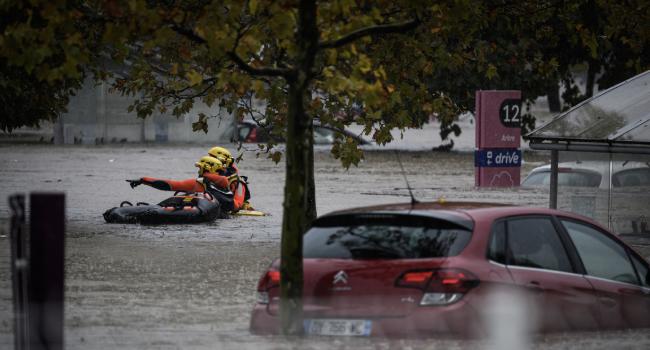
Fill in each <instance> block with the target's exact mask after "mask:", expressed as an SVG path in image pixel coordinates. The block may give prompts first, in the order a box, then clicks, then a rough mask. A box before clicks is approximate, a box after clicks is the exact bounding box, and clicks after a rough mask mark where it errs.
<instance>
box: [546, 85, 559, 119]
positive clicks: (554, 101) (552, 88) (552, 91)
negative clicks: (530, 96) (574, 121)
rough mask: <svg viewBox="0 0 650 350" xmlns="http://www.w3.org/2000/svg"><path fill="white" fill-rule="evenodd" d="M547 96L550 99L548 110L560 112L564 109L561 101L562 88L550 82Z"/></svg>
mask: <svg viewBox="0 0 650 350" xmlns="http://www.w3.org/2000/svg"><path fill="white" fill-rule="evenodd" d="M546 97H547V99H548V111H549V112H552V113H558V112H560V111H562V104H561V103H560V88H559V87H558V85H557V82H555V84H550V85H549V86H548V88H546Z"/></svg>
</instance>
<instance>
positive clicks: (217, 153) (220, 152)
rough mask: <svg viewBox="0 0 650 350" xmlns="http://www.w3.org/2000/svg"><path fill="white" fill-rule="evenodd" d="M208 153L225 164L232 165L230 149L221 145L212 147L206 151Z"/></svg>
mask: <svg viewBox="0 0 650 350" xmlns="http://www.w3.org/2000/svg"><path fill="white" fill-rule="evenodd" d="M208 154H209V155H210V156H212V157H215V158H217V159H219V160H220V161H221V163H223V164H224V165H225V166H230V165H232V162H233V160H234V159H233V158H232V154H231V153H230V151H229V150H227V149H225V148H223V147H212V148H210V150H209V151H208Z"/></svg>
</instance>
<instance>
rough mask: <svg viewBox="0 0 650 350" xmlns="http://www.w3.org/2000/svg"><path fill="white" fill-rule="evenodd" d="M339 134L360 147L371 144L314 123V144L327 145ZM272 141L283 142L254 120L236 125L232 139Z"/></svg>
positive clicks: (357, 136) (240, 140) (358, 137)
mask: <svg viewBox="0 0 650 350" xmlns="http://www.w3.org/2000/svg"><path fill="white" fill-rule="evenodd" d="M337 134H340V135H342V136H345V137H351V138H352V139H354V140H356V141H357V143H358V144H360V145H367V144H370V143H371V142H370V141H368V140H366V139H364V138H363V137H361V136H359V135H356V134H354V133H351V132H349V131H347V130H340V129H336V128H333V127H330V126H324V125H321V124H320V123H319V122H314V144H316V145H329V144H332V143H334V140H335V138H336V135H337ZM271 139H273V140H274V141H275V142H284V140H283V139H282V138H281V137H278V136H274V135H272V133H271V132H270V127H261V126H259V125H258V124H257V123H256V122H255V121H254V120H244V121H240V122H239V123H238V124H237V132H236V133H235V137H234V139H233V141H234V142H244V143H264V142H268V141H269V140H271Z"/></svg>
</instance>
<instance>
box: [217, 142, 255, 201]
mask: <svg viewBox="0 0 650 350" xmlns="http://www.w3.org/2000/svg"><path fill="white" fill-rule="evenodd" d="M208 155H210V156H211V157H214V158H217V159H219V160H220V161H221V163H222V164H223V165H224V167H225V172H224V175H225V176H227V177H228V185H229V186H230V191H232V193H233V202H234V204H233V206H234V208H235V211H238V210H253V208H252V207H251V205H250V203H249V200H250V197H251V196H250V191H249V189H248V182H247V180H248V179H247V178H246V177H245V176H240V175H239V169H237V166H236V165H235V159H234V158H233V157H232V154H231V153H230V151H228V150H227V149H226V148H223V147H212V148H210V150H209V151H208Z"/></svg>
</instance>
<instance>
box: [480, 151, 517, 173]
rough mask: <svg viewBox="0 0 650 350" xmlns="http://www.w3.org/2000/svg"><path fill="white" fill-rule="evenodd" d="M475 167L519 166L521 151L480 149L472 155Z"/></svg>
mask: <svg viewBox="0 0 650 350" xmlns="http://www.w3.org/2000/svg"><path fill="white" fill-rule="evenodd" d="M474 166H475V167H492V168H508V167H520V166H521V151H520V150H518V149H515V148H513V149H498V148H495V149H481V150H478V151H476V153H475V155H474Z"/></svg>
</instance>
